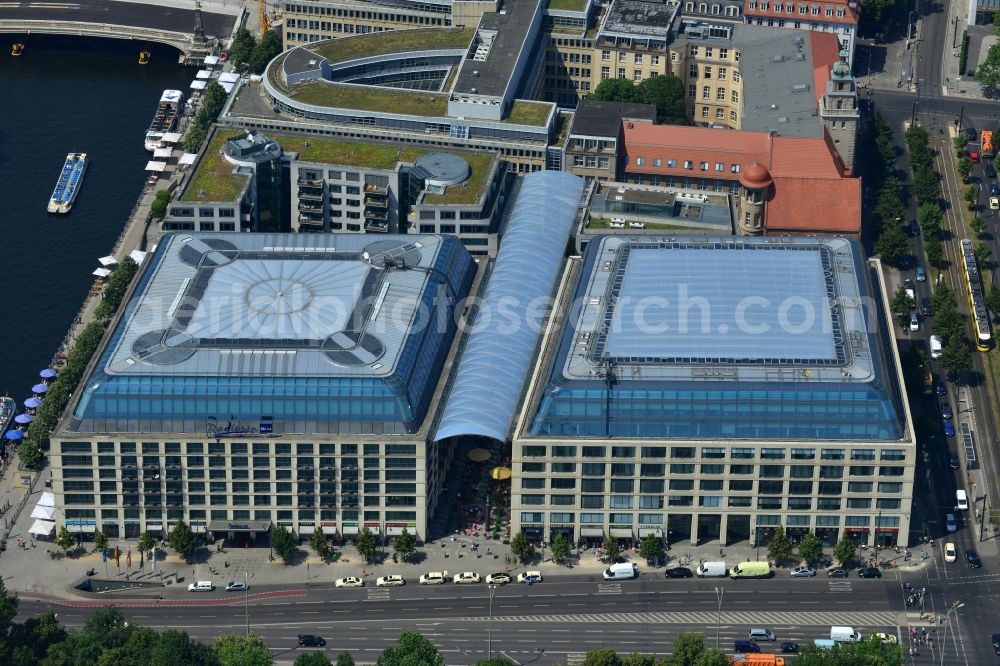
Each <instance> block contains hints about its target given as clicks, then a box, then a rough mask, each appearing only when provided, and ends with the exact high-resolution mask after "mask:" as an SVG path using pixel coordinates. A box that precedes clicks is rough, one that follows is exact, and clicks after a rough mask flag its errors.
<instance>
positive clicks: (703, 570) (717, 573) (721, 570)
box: [696, 562, 729, 578]
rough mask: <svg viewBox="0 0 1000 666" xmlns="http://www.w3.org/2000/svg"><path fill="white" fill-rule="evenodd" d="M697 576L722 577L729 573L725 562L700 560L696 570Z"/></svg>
mask: <svg viewBox="0 0 1000 666" xmlns="http://www.w3.org/2000/svg"><path fill="white" fill-rule="evenodd" d="M696 573H697V574H698V577H699V578H722V577H723V576H728V575H729V569H727V568H726V563H725V562H702V563H701V564H700V565H698V571H697V572H696Z"/></svg>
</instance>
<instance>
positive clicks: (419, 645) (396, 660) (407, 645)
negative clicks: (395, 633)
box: [376, 631, 444, 666]
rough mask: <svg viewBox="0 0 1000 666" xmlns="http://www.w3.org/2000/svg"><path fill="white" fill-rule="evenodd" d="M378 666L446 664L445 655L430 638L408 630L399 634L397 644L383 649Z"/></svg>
mask: <svg viewBox="0 0 1000 666" xmlns="http://www.w3.org/2000/svg"><path fill="white" fill-rule="evenodd" d="M376 664H378V666H444V656H442V655H441V653H440V652H438V649H437V647H436V646H435V645H434V644H433V643H431V642H430V641H429V640H427V639H426V638H424V637H423V636H421V635H420V634H418V633H416V632H415V631H407V632H404V633H402V634H400V636H399V640H398V641H397V642H396V645H393V646H390V647H387V648H386V649H384V650H382V653H381V654H380V655H379V656H378V660H377V661H376Z"/></svg>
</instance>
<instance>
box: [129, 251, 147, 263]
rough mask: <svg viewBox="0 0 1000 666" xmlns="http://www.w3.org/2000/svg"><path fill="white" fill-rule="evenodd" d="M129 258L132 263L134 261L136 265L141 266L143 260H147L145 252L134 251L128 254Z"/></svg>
mask: <svg viewBox="0 0 1000 666" xmlns="http://www.w3.org/2000/svg"><path fill="white" fill-rule="evenodd" d="M128 256H129V257H131V258H132V261H134V262H135V263H137V264H141V263H142V261H143V259H145V258H146V253H145V252H143V251H142V250H132V251H131V252H129V253H128Z"/></svg>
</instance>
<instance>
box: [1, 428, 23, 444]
mask: <svg viewBox="0 0 1000 666" xmlns="http://www.w3.org/2000/svg"><path fill="white" fill-rule="evenodd" d="M4 437H6V438H7V439H9V440H10V441H12V442H16V441H17V440H19V439H21V438H22V437H24V432H22V431H21V430H8V431H7V434H6V435H4Z"/></svg>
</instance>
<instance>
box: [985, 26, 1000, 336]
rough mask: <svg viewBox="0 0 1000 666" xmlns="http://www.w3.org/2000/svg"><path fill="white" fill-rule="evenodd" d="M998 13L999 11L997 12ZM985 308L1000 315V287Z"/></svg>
mask: <svg viewBox="0 0 1000 666" xmlns="http://www.w3.org/2000/svg"><path fill="white" fill-rule="evenodd" d="M997 14H998V15H1000V12H997ZM983 299H984V301H985V303H986V309H987V310H989V311H990V312H992V313H993V316H994V317H1000V287H998V286H996V284H991V285H990V288H989V289H988V290H987V291H986V293H985V294H983Z"/></svg>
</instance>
